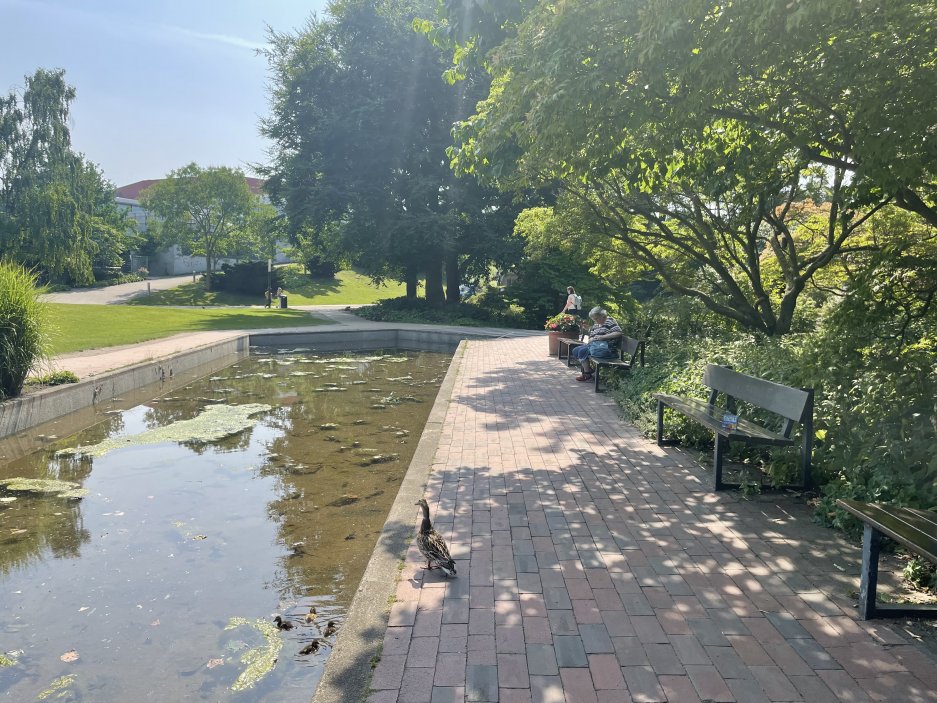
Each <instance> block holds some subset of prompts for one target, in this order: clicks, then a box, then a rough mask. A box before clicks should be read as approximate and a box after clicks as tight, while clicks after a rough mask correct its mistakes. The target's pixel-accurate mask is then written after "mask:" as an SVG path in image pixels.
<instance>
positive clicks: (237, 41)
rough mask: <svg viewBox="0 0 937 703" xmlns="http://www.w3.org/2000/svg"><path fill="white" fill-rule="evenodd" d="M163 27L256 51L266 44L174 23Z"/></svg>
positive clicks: (190, 35) (178, 33)
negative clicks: (179, 25)
mask: <svg viewBox="0 0 937 703" xmlns="http://www.w3.org/2000/svg"><path fill="white" fill-rule="evenodd" d="M163 28H164V29H165V30H167V31H168V32H170V33H171V34H175V35H177V36H179V37H183V38H187V39H196V40H199V41H208V42H216V43H219V44H227V45H228V46H236V47H238V48H240V49H250V50H251V51H256V50H258V49H263V48H265V47H266V46H267V45H266V43H264V42H256V41H252V40H250V39H244V38H243V37H238V36H234V35H231V34H213V33H211V32H198V31H196V30H194V29H187V28H185V27H176V26H174V25H163Z"/></svg>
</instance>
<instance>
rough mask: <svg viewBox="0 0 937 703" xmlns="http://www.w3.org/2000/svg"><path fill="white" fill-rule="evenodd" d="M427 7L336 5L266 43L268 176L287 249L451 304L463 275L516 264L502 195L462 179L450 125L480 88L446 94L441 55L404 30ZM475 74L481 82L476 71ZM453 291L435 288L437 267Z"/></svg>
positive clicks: (384, 0) (361, 0)
mask: <svg viewBox="0 0 937 703" xmlns="http://www.w3.org/2000/svg"><path fill="white" fill-rule="evenodd" d="M431 12H432V3H430V2H429V0H344V1H343V2H335V3H333V4H332V5H331V6H330V13H331V17H330V18H328V19H323V20H319V19H313V20H311V21H310V23H309V25H308V26H307V27H306V28H305V30H304V31H302V32H300V33H298V34H296V35H288V34H278V33H273V34H272V35H271V44H272V47H273V48H272V49H271V50H270V52H269V53H268V59H269V61H270V66H271V71H272V73H273V76H274V79H273V84H274V88H273V103H272V110H271V116H270V117H269V118H267V119H266V120H264V122H263V125H262V131H263V133H264V134H265V135H266V136H268V137H269V138H270V139H271V140H273V142H274V144H275V147H274V150H273V159H272V162H271V164H270V165H268V166H266V167H265V168H262V169H261V172H262V173H263V174H264V175H265V176H267V178H268V183H269V189H270V192H271V195H272V198H273V199H274V202H276V203H277V204H280V205H282V207H283V209H284V212H285V213H286V216H287V220H288V222H289V228H290V230H291V234H292V237H293V239H294V242H295V243H300V240H302V244H303V246H304V247H309V246H312V247H313V248H318V249H320V250H322V251H336V250H340V251H343V252H346V253H347V255H348V256H349V257H350V258H352V259H354V260H356V261H357V262H359V263H360V265H362V266H363V267H364V269H365V270H366V271H367V273H368V274H369V275H370V276H371V277H372V278H373V279H375V280H381V279H383V278H393V279H397V280H402V281H405V282H406V284H407V294H408V296H409V297H411V298H413V297H415V296H416V293H417V283H418V279H419V275H420V274H421V273H424V274H425V285H426V297H427V299H428V300H429V301H430V302H431V303H432V304H442V303H443V302H444V301H445V300H449V301H457V300H458V299H459V295H458V286H459V283H460V280H461V278H462V276H463V275H464V274H465V272H466V271H469V270H473V269H481V268H484V267H487V265H488V264H489V263H490V262H491V261H497V260H498V259H500V258H504V257H510V256H516V254H517V252H518V250H519V248H518V247H517V246H513V248H512V246H510V245H508V246H505V244H504V242H506V241H507V240H508V239H509V238H510V232H511V228H510V222H511V219H512V218H510V217H506V215H507V214H508V213H510V212H511V211H512V210H513V205H512V204H511V203H510V201H509V199H507V198H505V197H504V196H502V195H499V194H498V193H496V192H495V191H494V190H492V189H490V188H485V187H482V186H480V185H479V184H477V183H475V182H473V181H472V180H471V179H461V180H460V179H457V178H456V177H455V176H454V174H453V173H452V172H451V170H450V169H449V167H448V157H447V156H446V148H447V147H448V145H449V144H450V143H451V139H450V136H449V133H450V129H451V126H452V123H453V122H454V121H456V120H457V119H460V118H462V117H464V116H466V115H467V114H469V111H470V109H471V106H472V105H473V104H474V101H475V99H476V98H477V97H478V96H480V95H481V94H482V92H481V90H482V89H483V87H484V84H485V81H484V80H483V82H482V84H481V86H475V85H474V84H473V83H472V81H466V82H464V83H462V84H461V85H460V86H459V87H458V88H452V87H451V86H449V85H447V84H446V83H445V82H444V81H443V80H442V79H441V74H442V72H443V70H444V69H445V66H446V62H445V60H444V57H443V54H442V52H441V51H439V50H438V49H436V48H434V47H433V46H432V45H431V44H430V43H429V42H428V41H427V40H426V39H425V37H423V36H421V35H420V34H418V33H416V32H415V31H414V30H413V26H412V25H413V22H414V20H415V19H416V18H418V17H420V16H429V15H430V14H431ZM482 78H484V77H483V76H482ZM444 271H445V281H446V285H447V288H448V290H447V291H446V293H444V291H443V272H444Z"/></svg>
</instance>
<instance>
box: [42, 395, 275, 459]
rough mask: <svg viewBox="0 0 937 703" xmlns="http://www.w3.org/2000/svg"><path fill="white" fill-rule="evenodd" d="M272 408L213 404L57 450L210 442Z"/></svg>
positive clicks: (93, 451) (99, 452)
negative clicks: (141, 429) (134, 430)
mask: <svg viewBox="0 0 937 703" xmlns="http://www.w3.org/2000/svg"><path fill="white" fill-rule="evenodd" d="M271 409H272V408H271V406H269V405H265V404H262V403H246V404H244V405H211V406H208V407H207V408H205V409H204V410H203V411H202V412H201V413H199V414H198V416H196V417H193V418H192V419H190V420H179V421H178V422H173V423H171V424H169V425H166V426H165V427H156V428H154V429H151V430H146V431H145V432H140V433H138V434H133V435H121V436H117V437H110V438H108V439H105V440H104V441H103V442H100V443H98V444H92V445H90V446H87V447H76V448H74V449H63V450H61V451H58V452H56V456H69V455H72V456H74V455H83V456H104V455H105V454H107V453H108V452H109V451H111V450H112V449H120V448H122V447H135V446H142V445H144V444H161V443H163V442H180V443H181V442H194V443H198V444H208V443H210V442H217V441H218V440H220V439H224V438H225V437H230V436H231V435H235V434H238V433H239V432H243V431H244V430H246V429H249V428H251V427H253V426H254V425H255V424H256V422H257V420H256V419H254V417H253V416H254V415H258V414H259V413H263V412H267V411H269V410H271Z"/></svg>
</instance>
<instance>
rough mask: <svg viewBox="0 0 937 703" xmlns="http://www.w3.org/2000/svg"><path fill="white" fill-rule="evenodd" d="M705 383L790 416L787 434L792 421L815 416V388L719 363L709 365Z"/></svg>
mask: <svg viewBox="0 0 937 703" xmlns="http://www.w3.org/2000/svg"><path fill="white" fill-rule="evenodd" d="M703 384H704V385H706V386H708V387H709V388H711V389H712V390H713V391H715V392H718V393H725V394H726V395H727V396H729V397H730V398H735V399H737V400H742V401H744V402H746V403H750V404H752V405H755V406H757V407H759V408H764V409H765V410H769V411H770V412H773V413H774V414H776V415H780V416H781V417H784V418H787V420H788V421H789V422H788V423H787V425H786V427H785V432H784V434H785V436H787V435H788V433H789V432H790V428H791V425H792V422H791V421H793V422H800V423H804V422H811V421H812V419H813V391H812V390H804V389H801V388H791V387H790V386H782V385H781V384H780V383H774V382H773V381H766V380H764V379H763V378H756V377H755V376H748V375H746V374H744V373H739V372H738V371H733V370H732V369H730V368H727V367H725V366H717V365H716V364H708V365H707V366H706V370H705V371H704V372H703ZM713 402H715V393H713V394H712V395H711V396H710V403H713ZM808 415H809V417H808Z"/></svg>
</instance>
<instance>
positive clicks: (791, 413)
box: [654, 364, 813, 491]
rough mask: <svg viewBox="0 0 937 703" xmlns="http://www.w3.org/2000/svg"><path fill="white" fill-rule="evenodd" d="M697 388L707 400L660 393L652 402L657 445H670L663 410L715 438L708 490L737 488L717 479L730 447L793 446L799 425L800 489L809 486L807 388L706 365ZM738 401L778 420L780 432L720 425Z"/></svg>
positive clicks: (809, 396)
mask: <svg viewBox="0 0 937 703" xmlns="http://www.w3.org/2000/svg"><path fill="white" fill-rule="evenodd" d="M703 385H705V386H707V387H708V388H709V389H710V393H709V398H708V400H699V399H697V398H681V397H679V396H675V395H668V394H666V393H655V394H654V398H656V399H657V444H658V445H660V446H664V445H668V444H674V443H675V442H674V441H673V440H665V439H664V408H670V409H671V410H675V411H676V412H679V413H681V414H683V415H686V416H687V417H689V418H690V419H692V420H695V421H696V422H698V423H699V424H701V425H703V426H704V427H707V428H709V429H710V430H712V431H713V434H714V435H715V448H714V450H713V490H716V491H718V490H720V489H722V488H735V487H738V486H739V484H737V483H724V482H723V480H722V463H723V456H724V455H725V452H726V450H727V449H728V447H729V443H730V442H744V443H745V444H752V445H756V444H762V445H769V446H770V445H774V446H790V445H793V444H794V440H793V439H791V431H792V430H793V429H794V425H795V424H797V423H800V424H801V426H802V427H803V441H802V443H801V450H800V479H801V480H800V485H799V486H798V488H807V487H809V485H810V463H811V457H812V454H813V389H812V388H807V389H802V388H790V387H789V386H782V385H781V384H780V383H772V382H771V381H766V380H764V379H761V378H755V377H754V376H747V375H745V374H743V373H739V372H738V371H733V370H732V369H730V368H728V367H725V366H717V365H715V364H709V365H708V366H707V367H706V370H705V371H704V372H703ZM720 393H722V394H724V395H725V396H726V400H725V405H722V406H719V405H717V404H716V400H717V398H718V396H719V394H720ZM737 400H741V401H743V402H746V403H749V404H751V405H754V406H756V407H759V408H762V409H763V410H767V411H769V412H771V413H773V414H775V415H778V416H779V417H781V418H783V419H784V424H783V428H782V429H781V431H780V432H775V431H774V430H771V429H768V428H767V427H762V426H761V425H759V424H757V423H755V422H752V421H750V420H747V419H745V418H743V417H739V418H738V424H737V426H735V427H727V426H726V425H725V424H724V423H723V420H724V416H725V415H726V414H731V415H735V414H736V401H737Z"/></svg>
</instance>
